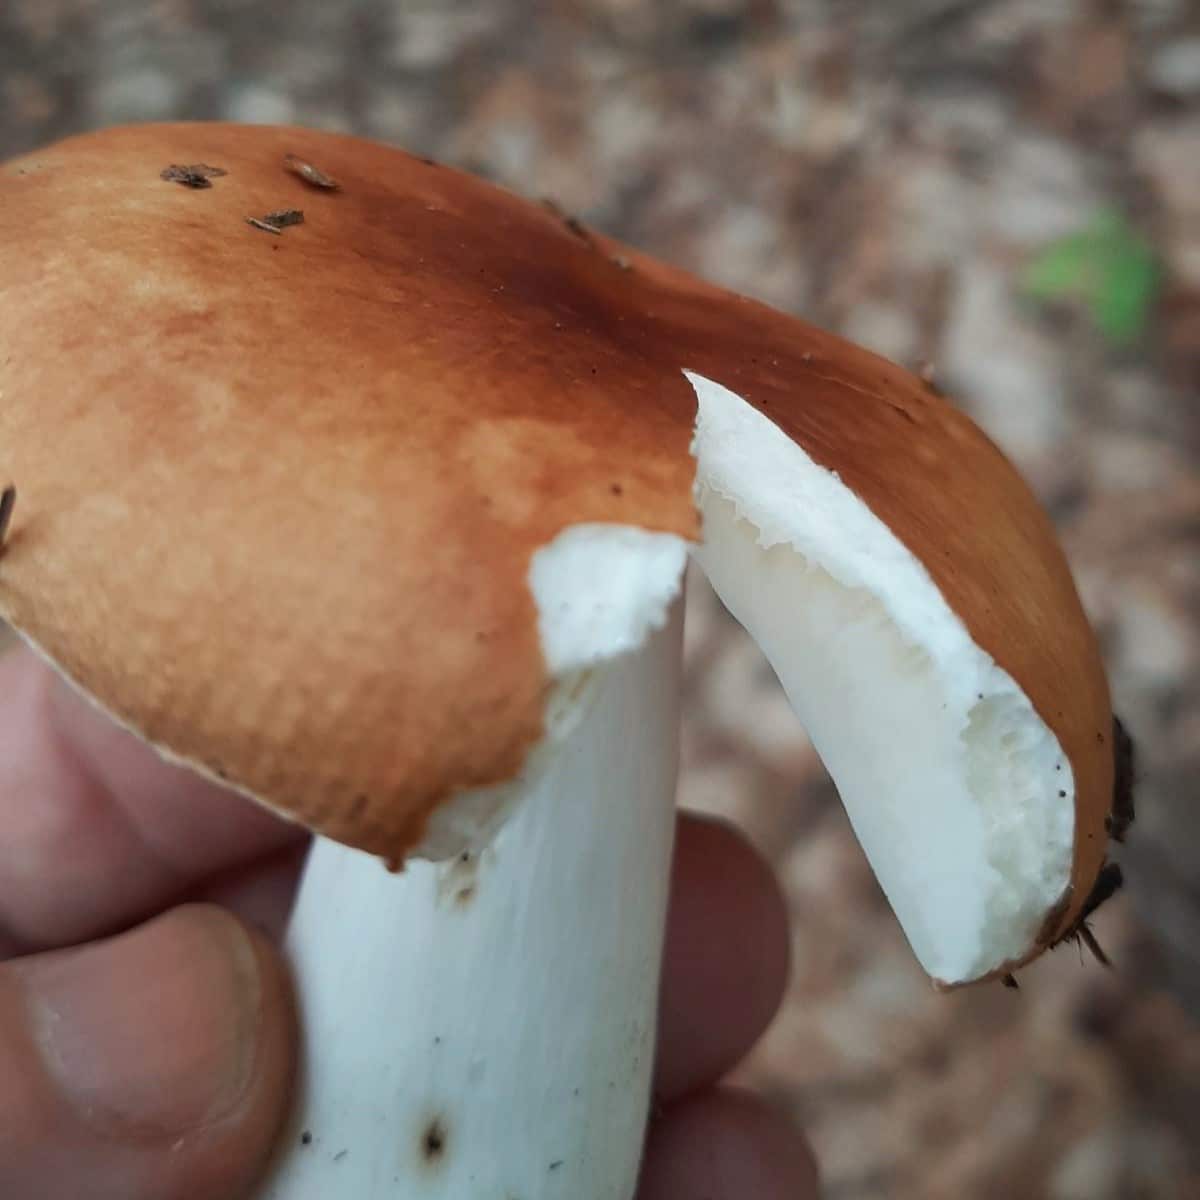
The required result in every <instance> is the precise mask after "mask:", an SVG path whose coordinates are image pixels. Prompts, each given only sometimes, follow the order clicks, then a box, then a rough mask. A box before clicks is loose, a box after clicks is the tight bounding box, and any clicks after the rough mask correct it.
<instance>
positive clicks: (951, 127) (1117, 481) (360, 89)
mask: <svg viewBox="0 0 1200 1200" xmlns="http://www.w3.org/2000/svg"><path fill="white" fill-rule="evenodd" d="M182 117H188V118H227V119H233V120H239V121H254V122H297V123H303V124H308V125H315V126H320V127H324V128H332V129H341V130H347V131H353V132H355V133H360V134H366V135H369V136H372V137H376V138H380V139H384V140H387V141H392V142H396V143H399V144H402V145H404V146H405V147H406V148H408V149H411V150H414V151H419V152H422V153H427V154H432V155H434V156H436V157H438V158H440V159H443V160H445V161H447V162H449V163H452V164H455V165H459V166H462V167H465V168H467V169H469V170H472V171H475V172H478V173H481V174H483V175H486V176H489V177H491V178H493V179H495V180H497V181H500V182H502V183H504V184H506V185H508V186H511V187H513V188H514V189H516V190H519V191H522V192H524V193H527V194H530V195H534V196H549V197H553V198H554V199H555V200H557V201H558V202H559V203H560V204H561V205H562V206H563V207H564V208H565V209H568V210H570V211H572V212H574V213H577V214H578V215H579V216H580V217H581V218H582V219H583V220H585V221H586V222H588V223H591V224H594V225H596V226H598V227H600V228H602V229H604V230H605V231H607V232H610V233H613V234H616V235H617V236H619V237H622V238H625V239H628V240H630V241H632V242H635V243H637V244H638V245H640V246H641V247H643V248H645V249H647V250H649V251H650V252H652V253H655V254H657V255H659V256H661V257H665V258H668V259H671V260H674V261H675V262H677V263H679V264H680V265H682V266H685V267H688V268H690V269H692V270H694V271H697V272H699V273H701V274H704V275H707V276H709V277H710V278H713V279H715V280H717V281H719V282H722V283H725V284H727V285H730V286H732V287H734V288H736V289H738V290H741V291H744V292H748V293H750V294H752V295H754V296H756V297H759V298H761V299H764V300H766V301H768V302H770V303H773V304H776V305H778V306H781V307H783V308H785V309H788V310H791V311H794V312H797V313H800V314H802V315H804V316H806V317H808V318H809V319H811V320H813V321H815V322H817V323H818V324H821V325H824V326H826V327H829V328H832V329H835V330H839V331H841V332H843V333H845V334H847V335H848V336H850V337H852V338H854V339H856V340H858V341H861V342H863V343H865V344H867V345H869V346H871V347H873V348H875V349H877V350H879V351H881V352H882V353H884V354H886V355H888V356H889V357H891V358H894V359H896V360H898V361H900V362H902V363H905V364H908V365H910V366H921V365H928V369H931V370H933V371H934V372H935V374H936V378H937V381H938V383H939V385H940V386H941V387H942V388H944V389H945V390H946V391H948V392H949V393H950V394H951V395H952V396H954V397H955V398H956V400H957V401H958V402H959V403H961V404H962V405H963V406H964V407H966V408H967V409H968V410H969V411H970V412H971V413H972V414H973V415H974V416H975V417H976V418H977V419H978V420H979V421H980V422H981V423H982V424H983V425H984V426H985V428H987V429H988V431H989V432H990V433H991V434H992V435H993V436H994V437H995V438H996V439H997V440H998V441H999V442H1000V443H1001V444H1002V445H1003V446H1004V447H1005V449H1006V450H1007V451H1008V452H1009V453H1010V454H1011V455H1012V456H1013V457H1014V458H1015V460H1016V461H1017V463H1018V464H1019V465H1020V466H1021V467H1022V469H1023V470H1024V471H1025V473H1026V474H1027V476H1028V477H1029V478H1030V480H1031V481H1032V482H1033V485H1034V486H1035V488H1036V489H1037V491H1038V493H1039V494H1040V496H1041V497H1042V499H1043V501H1044V502H1045V504H1046V505H1047V506H1048V508H1049V510H1050V512H1051V513H1052V514H1053V516H1054V519H1055V520H1056V522H1057V524H1058V526H1059V529H1060V530H1061V532H1062V536H1063V538H1064V540H1065V543H1066V546H1067V549H1068V552H1069V554H1070V557H1071V561H1072V565H1073V567H1074V570H1075V573H1076V577H1077V579H1078V581H1079V585H1080V588H1081V591H1082V593H1083V596H1084V600H1085V603H1086V605H1087V607H1088V609H1089V611H1090V613H1091V614H1092V617H1093V618H1094V620H1095V622H1096V625H1097V627H1098V629H1099V631H1100V634H1101V637H1102V639H1103V644H1104V649H1105V653H1106V656H1107V661H1108V664H1109V667H1110V669H1111V673H1112V679H1113V683H1114V690H1115V694H1116V701H1117V707H1118V710H1119V711H1120V713H1121V714H1122V715H1123V716H1124V718H1125V720H1126V722H1127V724H1128V725H1129V727H1130V728H1131V730H1132V731H1133V733H1134V735H1135V737H1136V739H1137V742H1138V746H1139V750H1140V763H1141V767H1140V772H1139V774H1140V779H1139V789H1138V795H1139V811H1138V818H1139V819H1138V823H1137V825H1136V827H1135V832H1134V834H1133V836H1132V838H1131V840H1130V842H1129V844H1128V848H1127V850H1126V851H1125V852H1124V853H1123V854H1122V856H1121V859H1122V862H1123V863H1124V865H1125V867H1126V869H1127V875H1128V877H1129V886H1128V887H1127V889H1126V891H1125V892H1124V893H1122V895H1121V896H1120V898H1119V899H1117V900H1115V901H1114V902H1113V903H1111V904H1110V905H1108V906H1106V907H1105V908H1104V910H1103V912H1102V913H1101V915H1100V916H1099V917H1098V918H1097V920H1096V921H1095V923H1094V924H1095V930H1096V933H1097V935H1098V937H1099V938H1100V940H1101V942H1102V943H1103V945H1104V946H1105V947H1106V949H1107V950H1108V952H1109V953H1110V955H1111V956H1112V958H1113V960H1114V962H1115V964H1116V966H1115V969H1114V970H1113V971H1111V972H1106V971H1104V970H1103V969H1102V968H1100V967H1099V966H1097V965H1096V964H1095V963H1093V962H1092V961H1090V960H1087V961H1084V960H1082V959H1081V958H1080V956H1079V955H1077V954H1076V952H1075V950H1074V949H1072V948H1064V949H1061V950H1059V951H1058V952H1057V953H1055V954H1053V955H1050V956H1047V958H1045V959H1043V960H1042V961H1041V962H1040V963H1038V964H1037V965H1036V966H1034V967H1033V968H1031V969H1028V970H1026V971H1024V972H1023V973H1022V975H1021V990H1020V991H1019V992H1011V991H1006V990H1004V989H1002V988H1000V987H999V986H995V987H988V988H983V989H981V990H979V989H977V990H973V991H968V992H966V993H962V994H955V995H952V996H937V995H934V994H933V993H932V992H931V991H930V989H929V987H928V985H927V983H926V982H925V980H924V978H923V977H922V975H921V974H920V972H919V971H918V970H917V968H916V966H915V964H914V963H913V961H912V958H911V956H910V954H909V951H908V949H907V947H906V946H905V944H904V942H903V940H902V938H901V936H900V933H899V931H898V929H897V927H896V925H895V923H894V922H893V920H892V918H891V916H890V915H889V912H888V910H887V907H886V905H885V903H884V902H883V900H882V897H881V895H880V893H879V892H878V890H877V888H876V886H875V884H874V882H873V879H872V877H871V875H870V873H869V871H868V869H867V868H866V866H865V864H864V862H863V860H862V857H861V855H860V854H859V851H858V849H857V847H856V845H855V843H854V841H853V839H852V837H851V835H850V833H849V830H848V826H847V823H846V821H845V818H844V817H843V815H842V811H841V808H840V806H839V805H838V803H837V799H836V795H835V794H834V792H833V790H832V788H831V787H830V785H829V783H828V781H827V780H826V778H825V776H824V774H823V772H822V770H821V767H820V765H819V763H818V762H817V760H816V759H815V757H814V755H813V753H812V751H811V749H810V747H809V745H808V743H807V741H806V740H805V738H804V735H803V733H802V732H801V731H800V730H799V729H798V728H797V727H796V724H795V722H794V719H793V718H792V716H791V714H790V711H789V710H788V708H787V706H786V703H785V702H784V700H783V699H782V697H781V695H780V694H779V692H778V690H777V688H776V684H775V681H774V679H773V677H772V675H771V672H770V670H769V669H768V668H767V667H766V666H765V664H764V663H763V661H762V660H761V658H760V657H759V655H758V654H757V652H756V651H755V650H754V649H753V647H752V646H751V645H750V644H749V643H748V641H747V639H746V638H745V637H744V636H743V635H742V634H741V633H740V631H739V630H738V629H737V628H736V627H735V626H734V625H733V624H732V622H731V621H730V620H729V618H728V617H727V616H725V615H724V614H723V612H722V611H721V610H720V608H719V606H718V605H717V603H716V602H715V601H714V600H713V598H712V596H711V594H710V593H709V592H708V591H707V589H706V588H705V586H704V585H703V583H702V581H699V580H697V581H696V582H695V586H693V588H692V592H691V600H690V604H691V612H690V622H691V624H690V630H689V634H688V672H689V676H688V678H689V694H690V706H689V715H688V719H687V723H686V728H685V732H684V756H685V773H684V778H683V784H682V800H683V802H684V803H685V804H689V805H692V806H695V807H699V808H703V809H706V810H709V811H714V812H719V813H723V814H726V815H728V816H730V817H732V818H733V819H735V820H736V821H737V822H738V823H739V824H741V825H742V827H743V828H745V829H746V830H747V831H748V832H749V833H750V835H751V836H752V837H753V838H754V840H755V841H756V842H757V843H758V844H759V845H760V846H761V847H762V848H763V849H764V850H765V852H766V853H767V854H768V855H769V856H770V858H771V859H772V861H773V862H774V863H775V865H776V867H777V868H778V871H779V873H780V876H781V878H782V879H783V881H784V885H785V887H786V889H787V893H788V897H789V901H790V904H791V906H792V910H793V915H794V930H795V933H794V942H795V945H794V953H795V970H794V976H793V981H792V984H791V989H790V992H789V995H788V997H787V1001H786V1004H785V1007H784V1010H783V1012H782V1014H781V1016H780V1019H779V1020H778V1022H777V1023H776V1025H775V1027H774V1029H773V1031H772V1032H771V1034H770V1035H769V1036H768V1038H767V1039H766V1041H765V1043H764V1044H763V1045H762V1047H761V1048H760V1049H759V1051H758V1052H756V1054H755V1056H754V1057H753V1059H752V1060H751V1062H750V1063H748V1064H747V1066H746V1068H745V1070H744V1072H743V1074H744V1076H745V1078H746V1079H747V1080H749V1081H751V1082H753V1083H754V1084H755V1085H756V1086H758V1087H761V1088H763V1089H765V1090H766V1091H767V1092H769V1093H770V1094H772V1095H773V1096H775V1097H776V1098H777V1099H778V1100H779V1101H780V1102H781V1103H782V1104H784V1105H786V1106H787V1107H788V1108H789V1109H790V1110H791V1111H792V1112H793V1113H794V1114H795V1115H796V1116H797V1118H798V1119H799V1120H801V1121H802V1122H803V1123H804V1124H805V1126H806V1127H807V1129H808V1130H809V1132H810V1134H811V1136H812V1138H813V1140H814V1142H815V1144H816V1147H817V1150H818V1154H819V1156H820V1158H821V1160H822V1163H823V1166H824V1171H825V1181H826V1194H827V1195H828V1196H829V1197H830V1198H831V1200H835V1198H841V1200H850V1198H854V1200H858V1198H860V1197H876V1196H887V1197H897V1198H900V1200H906V1198H909V1197H912V1198H917V1197H920V1198H922V1200H925V1198H935V1200H936V1198H942V1197H947V1198H948V1197H977V1198H982V1200H987V1198H990V1197H1006V1198H1007V1197H1043V1196H1045V1197H1051V1198H1054V1200H1076V1198H1079V1200H1085V1198H1086V1200H1106V1198H1109V1197H1112V1198H1118V1197H1119V1198H1122V1200H1124V1198H1132V1197H1138V1198H1141V1197H1145V1198H1154V1200H1157V1198H1163V1200H1166V1198H1171V1200H1175V1198H1177V1197H1178V1198H1184V1197H1200V807H1198V805H1197V786H1196V780H1197V768H1198V767H1200V672H1198V670H1197V667H1198V660H1200V631H1198V628H1197V626H1198V622H1197V616H1198V614H1200V473H1198V472H1197V463H1198V461H1200V413H1198V410H1197V404H1198V395H1197V393H1198V384H1200V6H1198V5H1197V4H1195V3H1194V0H1140V2H1137V3H1134V2H1128V3H1121V2H1118V0H890V2H888V3H883V2H877V3H870V2H868V0H662V2H660V3H652V2H650V0H454V2H453V3H451V2H450V0H357V2H351V0H346V2H344V3H334V2H331V0H274V2H264V0H256V2H254V3H246V2H243V0H144V2H135V0H93V2H88V0H0V155H2V156H8V155H12V154H15V153H17V152H19V151H22V150H26V149H29V148H32V147H34V146H36V145H38V144H40V143H44V142H46V141H48V140H50V139H52V138H56V137H59V136H61V135H64V134H68V133H72V132H76V131H79V130H84V129H91V128H95V127H97V126H102V125H106V124H111V123H114V122H126V121H141V120H160V119H173V118H182ZM0 269H2V268H0ZM747 1200H752V1198H750V1197H748V1198H747Z"/></svg>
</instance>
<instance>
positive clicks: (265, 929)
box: [188, 845, 308, 942]
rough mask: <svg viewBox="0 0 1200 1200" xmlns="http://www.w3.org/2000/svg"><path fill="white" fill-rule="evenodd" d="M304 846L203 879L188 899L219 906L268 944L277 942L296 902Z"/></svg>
mask: <svg viewBox="0 0 1200 1200" xmlns="http://www.w3.org/2000/svg"><path fill="white" fill-rule="evenodd" d="M307 853H308V846H307V845H300V846H289V847H287V849H285V850H280V851H277V852H276V853H275V854H273V855H271V857H270V858H266V859H261V860H260V861H258V862H256V863H252V864H251V865H250V866H244V867H233V868H231V869H230V870H228V871H225V872H222V873H221V874H220V875H216V876H214V877H213V878H212V879H209V880H205V882H204V883H202V884H201V885H200V887H199V888H197V889H196V891H195V892H193V893H192V894H191V895H190V896H189V897H188V899H189V900H199V901H205V902H207V903H211V904H219V905H220V906H221V907H222V908H227V909H228V910H229V911H230V912H232V913H235V914H237V916H238V917H240V918H241V919H242V920H243V921H245V922H246V924H247V925H250V926H252V927H253V928H254V929H257V930H258V931H259V933H261V934H262V935H263V936H264V937H266V938H268V939H269V940H270V941H272V942H281V941H282V940H283V935H284V931H285V930H286V928H287V922H288V917H289V916H290V915H291V911H292V904H293V902H294V901H295V899H296V882H297V880H298V879H299V878H300V873H301V871H302V870H303V869H304V860H305V857H306V855H307Z"/></svg>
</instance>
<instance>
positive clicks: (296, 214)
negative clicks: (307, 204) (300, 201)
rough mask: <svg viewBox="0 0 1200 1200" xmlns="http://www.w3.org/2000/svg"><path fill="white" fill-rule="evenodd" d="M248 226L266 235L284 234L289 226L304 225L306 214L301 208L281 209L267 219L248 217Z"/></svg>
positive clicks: (270, 214) (271, 213) (269, 214)
mask: <svg viewBox="0 0 1200 1200" xmlns="http://www.w3.org/2000/svg"><path fill="white" fill-rule="evenodd" d="M246 224H247V225H253V226H254V228H255V229H261V230H262V231H263V232H264V233H274V234H276V235H278V234H280V233H282V232H283V231H284V230H285V229H286V228H287V227H288V226H289V225H303V224H304V213H303V211H302V210H301V209H299V208H279V209H276V210H275V211H274V212H269V213H267V215H266V216H265V217H247V218H246Z"/></svg>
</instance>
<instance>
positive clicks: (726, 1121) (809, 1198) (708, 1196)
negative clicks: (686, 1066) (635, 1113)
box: [638, 1088, 818, 1200]
mask: <svg viewBox="0 0 1200 1200" xmlns="http://www.w3.org/2000/svg"><path fill="white" fill-rule="evenodd" d="M817 1195H818V1180H817V1166H816V1160H815V1159H814V1158H813V1155H812V1151H811V1150H810V1149H809V1147H808V1143H807V1142H806V1141H805V1140H804V1138H803V1137H802V1136H801V1134H800V1133H799V1132H798V1131H797V1130H796V1129H794V1128H793V1127H792V1125H791V1123H790V1122H788V1121H787V1120H786V1118H784V1117H783V1116H782V1115H781V1114H780V1113H778V1112H776V1111H775V1110H774V1109H772V1108H769V1107H768V1106H767V1105H766V1104H765V1103H764V1102H763V1101H762V1100H760V1099H758V1098H757V1097H755V1096H751V1095H749V1094H748V1093H746V1092H741V1091H737V1090H735V1089H733V1088H722V1089H720V1090H719V1091H712V1092H703V1093H701V1094H699V1095H697V1096H695V1097H693V1098H692V1099H690V1100H685V1101H684V1102H683V1103H681V1104H679V1105H677V1106H676V1107H675V1108H674V1109H672V1110H670V1111H669V1112H668V1113H667V1115H666V1116H664V1117H663V1118H661V1120H659V1121H658V1122H656V1123H655V1125H654V1126H653V1127H652V1128H651V1131H650V1138H649V1141H648V1142H647V1144H646V1157H645V1160H644V1162H643V1164H642V1180H641V1184H640V1186H639V1188H638V1200H751V1198H753V1200H815V1197H816V1196H817Z"/></svg>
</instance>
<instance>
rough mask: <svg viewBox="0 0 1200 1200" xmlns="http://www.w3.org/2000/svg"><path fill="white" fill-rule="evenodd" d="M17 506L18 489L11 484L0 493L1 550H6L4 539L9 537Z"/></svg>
mask: <svg viewBox="0 0 1200 1200" xmlns="http://www.w3.org/2000/svg"><path fill="white" fill-rule="evenodd" d="M16 505H17V489H16V488H15V487H13V486H12V484H11V483H10V484H9V485H8V487H6V488H5V489H4V491H2V492H0V549H3V548H4V539H5V538H6V537H7V536H8V526H9V522H11V521H12V515H13V509H14V508H15V507H16Z"/></svg>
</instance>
